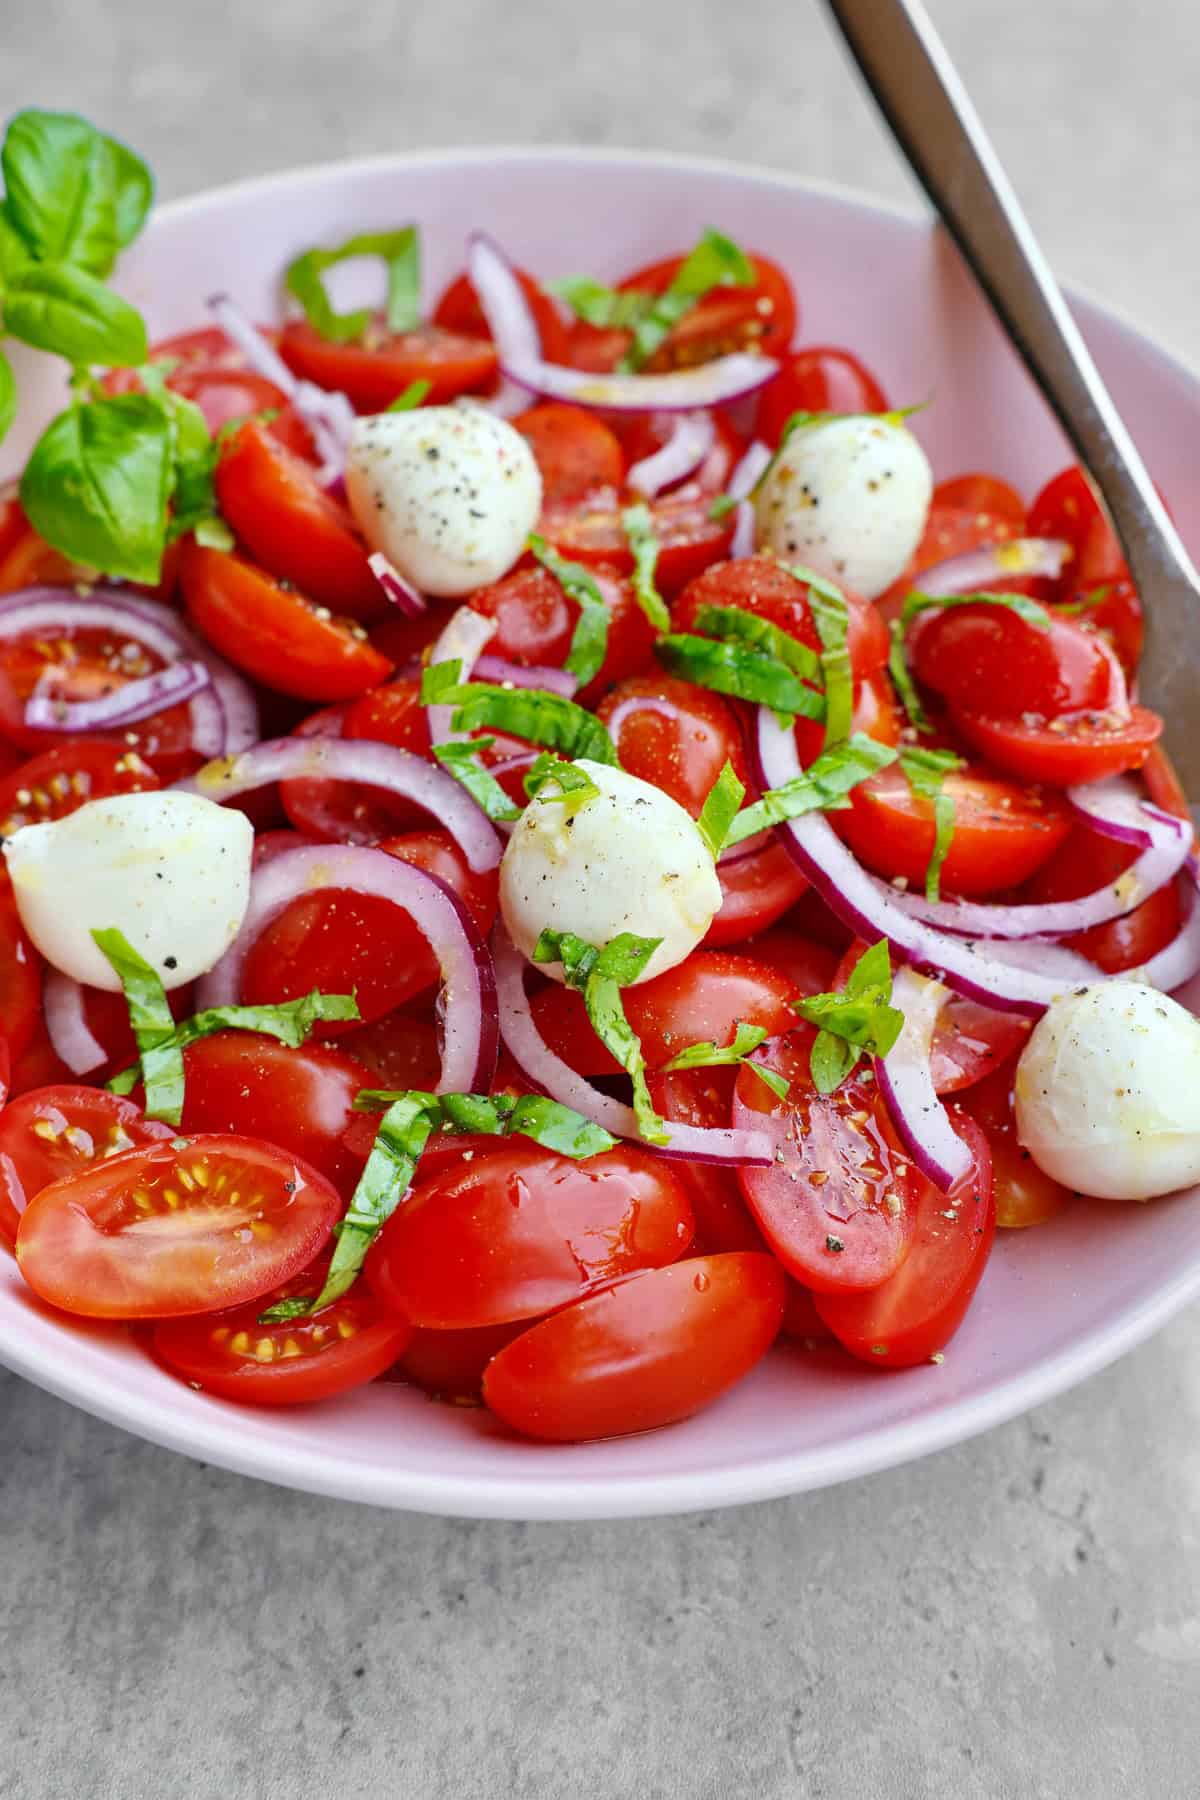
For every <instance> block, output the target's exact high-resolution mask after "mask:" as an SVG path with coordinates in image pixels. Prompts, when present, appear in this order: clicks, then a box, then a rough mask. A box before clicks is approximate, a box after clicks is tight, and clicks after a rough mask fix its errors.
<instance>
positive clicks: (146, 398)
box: [21, 394, 172, 584]
mask: <svg viewBox="0 0 1200 1800" xmlns="http://www.w3.org/2000/svg"><path fill="white" fill-rule="evenodd" d="M171 479H172V460H171V432H170V427H169V425H168V422H167V420H166V418H165V417H164V414H163V411H162V408H161V407H160V406H158V405H157V404H156V403H155V401H154V400H153V399H152V398H151V396H150V395H148V394H118V395H113V396H107V397H105V398H104V399H102V400H94V401H91V402H90V403H88V404H87V405H75V406H71V407H68V409H67V410H66V412H63V413H60V414H59V416H58V418H57V419H54V420H52V422H51V423H50V425H48V426H47V428H46V430H45V431H44V432H43V434H42V436H41V437H40V438H39V439H38V442H37V443H36V444H35V446H34V449H33V454H32V455H31V457H30V459H29V462H28V463H27V464H26V467H25V472H24V474H23V475H22V477H21V505H22V506H23V507H24V509H25V512H26V515H27V516H28V518H29V522H30V524H31V525H32V526H33V528H34V530H35V531H37V532H38V533H39V534H40V535H41V536H42V537H44V538H45V539H46V541H47V542H48V543H50V544H53V546H54V548H55V549H56V550H61V551H62V553H63V555H64V556H66V557H68V558H69V559H70V560H71V561H72V562H76V563H82V564H84V565H85V566H87V567H91V568H96V569H100V570H102V571H103V572H104V573H105V574H106V575H120V576H124V577H125V578H126V580H129V581H142V582H147V583H151V584H152V583H154V582H156V581H157V580H158V578H159V573H160V566H161V562H162V552H163V544H164V541H165V537H166V516H167V498H168V495H169V493H170V490H171Z"/></svg>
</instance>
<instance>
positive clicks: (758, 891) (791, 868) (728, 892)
mask: <svg viewBox="0 0 1200 1800" xmlns="http://www.w3.org/2000/svg"><path fill="white" fill-rule="evenodd" d="M717 880H718V881H719V882H720V884H721V910H720V912H719V913H718V914H717V916H716V918H715V919H714V920H713V922H712V924H711V925H710V926H709V928H708V931H707V933H706V934H705V938H704V948H705V949H706V950H720V949H723V948H724V947H725V946H726V945H727V944H740V943H742V942H743V940H744V939H746V938H749V937H754V936H755V935H756V934H757V933H758V932H760V931H766V930H767V929H768V928H769V927H770V926H772V925H774V924H776V923H777V922H778V920H780V919H782V917H783V915H784V913H785V912H787V911H788V910H789V909H790V908H791V907H792V906H794V905H795V903H796V901H797V900H799V898H800V896H801V895H802V894H803V893H805V892H806V890H807V888H808V877H807V876H806V875H804V874H802V873H801V871H800V870H799V869H798V868H797V867H796V865H795V863H794V862H793V861H792V859H791V857H790V856H789V855H788V853H787V850H786V849H785V848H784V846H783V845H782V844H780V843H767V844H765V845H764V846H763V848H762V849H761V850H751V851H750V853H749V855H747V856H739V857H738V858H737V860H736V861H735V862H721V863H718V864H717Z"/></svg>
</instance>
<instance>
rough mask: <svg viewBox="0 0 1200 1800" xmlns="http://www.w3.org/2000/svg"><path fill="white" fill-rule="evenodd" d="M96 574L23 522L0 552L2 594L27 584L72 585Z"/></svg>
mask: <svg viewBox="0 0 1200 1800" xmlns="http://www.w3.org/2000/svg"><path fill="white" fill-rule="evenodd" d="M23 517H24V515H22V518H23ZM6 536H7V533H6ZM95 578H96V576H95V571H94V570H88V569H81V568H79V567H78V566H77V565H76V564H75V563H73V562H70V561H69V560H68V559H67V558H66V557H65V556H64V555H63V554H62V552H61V550H55V549H54V548H53V546H52V545H50V544H48V543H47V542H46V540H45V538H42V537H39V536H38V534H37V532H36V531H35V530H34V529H33V526H32V525H24V526H23V529H22V530H21V531H20V532H19V533H17V534H16V535H15V536H14V537H13V538H12V541H11V542H10V543H9V544H8V545H7V547H6V549H5V551H4V554H3V555H2V556H0V594H18V593H20V591H21V589H22V588H27V587H71V586H73V585H74V584H75V583H76V582H85V581H89V580H90V581H94V580H95Z"/></svg>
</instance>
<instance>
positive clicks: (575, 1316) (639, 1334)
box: [483, 1251, 784, 1443]
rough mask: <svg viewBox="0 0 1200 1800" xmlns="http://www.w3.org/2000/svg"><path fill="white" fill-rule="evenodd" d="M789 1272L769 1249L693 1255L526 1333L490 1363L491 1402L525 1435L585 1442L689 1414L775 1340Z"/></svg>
mask: <svg viewBox="0 0 1200 1800" xmlns="http://www.w3.org/2000/svg"><path fill="white" fill-rule="evenodd" d="M783 1306H784V1280H783V1272H782V1270H781V1269H780V1268H779V1265H778V1264H777V1263H775V1262H774V1261H772V1259H771V1258H770V1257H769V1256H763V1255H761V1254H756V1253H754V1252H736V1251H735V1252H732V1253H730V1254H728V1255H724V1256H699V1257H690V1258H689V1259H688V1260H687V1261H686V1262H681V1263H676V1264H675V1266H674V1267H673V1268H669V1269H655V1270H652V1271H647V1272H645V1273H643V1274H640V1275H635V1276H632V1277H631V1278H630V1279H629V1280H627V1281H623V1282H619V1283H618V1284H617V1285H616V1286H615V1287H610V1288H607V1289H605V1290H604V1292H602V1293H599V1294H594V1295H592V1296H591V1297H590V1298H589V1299H586V1300H580V1301H577V1302H576V1304H575V1305H574V1306H569V1307H567V1308H566V1309H565V1310H564V1311H563V1312H560V1313H556V1314H555V1315H554V1316H553V1317H552V1318H549V1319H544V1320H542V1322H541V1324H539V1325H534V1326H532V1327H531V1328H530V1329H529V1330H528V1331H523V1332H522V1333H521V1335H520V1337H518V1338H514V1339H513V1342H512V1343H511V1344H509V1345H508V1346H507V1347H506V1348H505V1349H503V1350H501V1351H500V1353H499V1355H498V1356H495V1357H493V1359H492V1361H491V1362H490V1363H489V1364H488V1366H487V1369H486V1371H485V1373H484V1377H483V1397H484V1400H485V1402H486V1403H487V1405H488V1406H489V1407H490V1408H491V1410H492V1411H493V1412H494V1413H495V1414H496V1415H497V1417H499V1418H501V1419H503V1420H504V1422H505V1424H507V1425H510V1426H512V1428H513V1429H514V1430H515V1431H519V1432H522V1433H523V1434H524V1435H525V1436H526V1437H532V1438H539V1439H541V1440H543V1441H544V1442H548V1443H579V1442H584V1441H586V1440H588V1439H591V1438H604V1437H618V1436H622V1435H624V1434H626V1433H628V1432H634V1431H649V1430H652V1429H653V1428H654V1427H655V1426H658V1425H670V1424H673V1423H674V1422H675V1421H676V1420H677V1419H686V1418H688V1417H690V1415H691V1414H692V1413H695V1412H699V1411H700V1409H701V1408H702V1407H704V1406H708V1405H710V1404H711V1403H712V1402H713V1401H714V1400H717V1399H719V1397H720V1396H721V1395H722V1394H723V1393H725V1392H726V1391H727V1390H728V1389H729V1388H731V1387H732V1386H733V1385H734V1384H735V1383H736V1382H738V1381H740V1380H741V1379H742V1377H743V1376H745V1375H748V1374H749V1372H750V1370H751V1369H752V1368H753V1367H754V1365H755V1363H757V1362H759V1361H761V1359H762V1358H763V1357H764V1356H765V1355H766V1353H767V1351H768V1350H769V1348H770V1346H771V1344H772V1342H773V1341H774V1338H775V1336H776V1334H777V1333H778V1330H779V1323H780V1320H781V1319H782V1317H783Z"/></svg>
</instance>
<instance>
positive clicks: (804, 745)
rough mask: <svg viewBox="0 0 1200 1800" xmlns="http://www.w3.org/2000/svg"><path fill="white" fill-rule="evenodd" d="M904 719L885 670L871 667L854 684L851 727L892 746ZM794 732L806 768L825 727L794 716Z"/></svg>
mask: <svg viewBox="0 0 1200 1800" xmlns="http://www.w3.org/2000/svg"><path fill="white" fill-rule="evenodd" d="M904 723H905V721H904V717H903V714H902V713H901V711H900V706H899V703H898V702H897V700H896V695H895V691H894V689H893V687H892V683H891V678H890V677H889V675H888V673H887V670H886V669H875V670H873V671H872V673H871V674H869V675H867V676H865V677H864V679H863V680H862V681H861V682H860V683H858V684H857V691H856V693H855V696H854V713H853V716H852V718H851V721H850V726H851V730H852V731H861V732H862V734H863V736H864V737H869V738H874V739H875V742H876V743H877V744H887V745H888V746H889V747H890V748H891V749H893V750H894V749H896V748H897V746H898V745H899V743H900V741H901V734H902V732H903V730H904ZM795 733H796V754H797V756H798V757H799V758H800V764H801V767H802V768H805V769H806V768H807V767H808V765H809V763H811V762H815V761H816V759H817V757H818V756H819V755H820V754H821V751H822V750H823V749H824V747H825V727H824V725H823V724H822V723H821V722H820V721H819V720H817V719H797V720H796V725H795Z"/></svg>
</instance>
